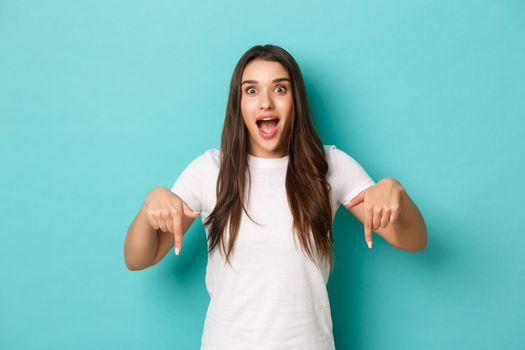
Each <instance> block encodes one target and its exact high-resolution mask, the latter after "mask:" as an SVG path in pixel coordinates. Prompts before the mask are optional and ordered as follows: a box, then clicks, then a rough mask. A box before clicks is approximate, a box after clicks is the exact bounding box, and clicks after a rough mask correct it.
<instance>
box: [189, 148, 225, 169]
mask: <svg viewBox="0 0 525 350" xmlns="http://www.w3.org/2000/svg"><path fill="white" fill-rule="evenodd" d="M219 160H220V151H219V150H218V149H216V148H209V149H207V150H205V151H204V152H202V153H199V154H198V155H197V156H196V157H195V158H193V159H192V161H191V164H192V165H194V166H200V167H210V166H211V167H213V166H214V165H215V164H218V162H219Z"/></svg>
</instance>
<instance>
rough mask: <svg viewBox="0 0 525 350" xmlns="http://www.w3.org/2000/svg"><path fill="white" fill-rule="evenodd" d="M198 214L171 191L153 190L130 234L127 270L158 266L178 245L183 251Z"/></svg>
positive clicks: (125, 249) (158, 188)
mask: <svg viewBox="0 0 525 350" xmlns="http://www.w3.org/2000/svg"><path fill="white" fill-rule="evenodd" d="M198 215H199V213H197V212H193V211H192V210H191V209H190V208H189V207H188V206H187V205H186V203H184V201H183V200H182V199H181V198H180V197H178V196H177V195H176V194H174V193H173V192H171V191H170V190H169V189H168V188H166V187H157V188H155V189H153V190H152V191H150V192H149V193H148V195H147V197H146V199H145V200H144V203H143V205H142V207H141V208H140V210H139V212H138V214H137V216H136V217H135V219H134V220H133V222H132V223H131V225H130V227H129V229H128V232H127V235H126V239H125V242H124V259H125V263H126V267H127V268H128V269H129V270H142V269H145V268H147V267H150V266H152V265H155V264H156V263H158V262H159V261H160V260H161V259H162V258H163V257H164V256H165V255H166V253H167V252H168V251H169V250H170V248H172V247H173V245H174V244H175V247H178V248H179V249H180V248H182V237H183V235H184V233H185V232H186V231H187V229H188V228H189V227H190V226H191V224H192V222H193V221H194V220H195V218H196V217H197V216H198Z"/></svg>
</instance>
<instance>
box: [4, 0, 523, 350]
mask: <svg viewBox="0 0 525 350" xmlns="http://www.w3.org/2000/svg"><path fill="white" fill-rule="evenodd" d="M524 38H525V2H523V1H520V0H514V1H510V0H507V1H505V0H501V1H474V0H466V1H333V2H331V3H327V2H321V1H317V2H309V3H305V2H304V1H288V2H279V3H276V2H261V1H258V2H249V3H248V2H245V1H228V2H217V1H199V2H197V1H184V2H182V1H148V2H141V3H139V2H130V1H114V0H111V1H107V0H105V1H84V2H79V1H75V2H72V1H47V2H41V1H38V2H37V1H15V0H6V1H2V2H1V3H0V116H1V119H0V147H1V148H0V150H1V166H2V171H1V198H2V200H1V202H0V203H1V204H0V216H1V220H0V230H1V231H0V232H1V244H0V266H1V269H0V271H1V272H0V273H1V287H0V348H2V349H57V348H64V349H94V348H97V349H144V348H151V349H198V346H199V344H200V336H201V332H202V326H203V322H204V317H205V313H206V308H207V306H208V301H209V299H208V295H207V292H206V289H205V284H204V276H205V275H204V274H205V266H206V261H207V260H206V259H207V257H206V241H205V236H204V228H203V226H202V223H201V222H200V221H199V220H198V221H197V224H195V225H194V226H193V227H192V228H191V229H190V231H188V233H187V235H186V236H185V239H184V248H183V250H182V253H181V255H180V256H179V257H175V255H174V253H173V251H171V252H170V253H169V255H167V257H166V258H165V259H164V260H163V261H161V262H160V263H159V264H158V265H156V266H154V267H152V268H150V269H147V270H143V271H134V272H131V271H128V270H127V269H126V267H125V264H124V257H123V244H124V238H125V234H126V231H127V229H128V226H129V224H130V223H131V221H132V219H133V218H134V216H135V215H136V213H137V211H138V209H139V208H140V206H141V204H142V201H143V199H144V198H145V196H146V194H147V192H148V191H149V190H150V189H152V188H154V187H156V186H166V187H169V186H171V185H172V184H173V182H174V181H175V179H176V177H177V176H178V174H179V173H180V171H181V170H182V169H183V168H184V167H185V166H186V165H187V164H188V163H189V161H190V160H191V159H193V158H194V157H195V156H196V155H198V154H200V153H202V152H203V151H204V150H206V149H208V148H212V147H219V145H220V143H219V142H220V132H221V128H222V123H223V118H224V111H225V106H226V97H227V93H228V85H229V81H230V77H231V73H232V71H233V68H234V65H235V63H236V62H237V60H238V58H239V57H240V56H241V54H242V53H243V52H244V51H245V50H246V49H248V48H249V47H251V46H253V45H256V44H266V43H273V44H277V45H281V46H283V47H284V48H285V49H287V50H288V51H289V52H290V53H291V54H292V55H293V56H294V57H295V58H296V60H297V61H298V63H299V65H300V67H301V69H302V71H303V74H304V77H305V80H306V84H307V91H308V95H309V99H310V103H311V107H312V112H313V116H314V118H315V124H316V126H317V128H318V131H319V133H320V135H321V138H322V140H323V143H324V144H336V145H337V146H338V147H339V148H341V149H343V150H345V151H346V152H348V153H349V154H350V155H352V156H353V157H354V158H355V159H356V160H358V161H359V162H360V163H361V165H362V166H363V167H364V168H365V169H366V170H367V171H368V172H369V174H370V175H371V176H372V177H373V178H374V179H375V180H376V181H378V180H380V179H381V178H383V177H393V178H396V179H398V180H399V181H400V182H401V183H402V184H403V185H404V186H405V188H406V190H407V192H408V193H409V195H410V196H411V197H412V199H413V200H414V201H415V202H416V204H417V205H418V207H419V208H420V210H421V212H422V213H423V216H424V217H425V219H426V222H427V225H428V230H429V240H428V247H427V249H426V250H425V251H423V252H418V253H410V252H406V251H402V250H398V249H396V248H394V247H392V246H390V245H389V244H388V243H387V242H386V241H384V240H382V239H381V238H380V237H379V236H377V235H375V234H374V239H375V241H374V242H375V243H374V247H373V248H372V250H369V249H368V247H366V245H365V242H364V234H363V226H362V225H361V224H360V223H359V222H357V220H356V219H355V218H354V217H353V216H351V215H350V214H348V213H346V211H345V210H344V208H341V209H340V210H339V212H338V214H337V217H336V225H335V239H336V243H335V245H336V247H335V252H336V267H335V271H334V273H333V274H332V276H331V278H330V281H329V283H328V289H329V293H330V300H331V305H332V314H333V322H334V335H335V339H336V345H337V348H338V349H343V350H344V349H353V350H357V349H359V350H365V349H370V350H371V349H392V350H397V349H403V350H409V349H418V350H419V349H428V350H432V349H476V350H480V349H523V347H524V346H525V345H524V344H525V338H524V337H523V335H520V334H519V333H520V331H523V328H524V326H525V301H524V298H523V296H524V290H525V268H524V266H525V265H524V263H523V260H524V259H523V257H524V253H523V245H524V244H525V238H524V235H523V234H524V229H523V224H524V219H525V215H524V214H523V209H524V206H523V199H524V198H525V185H524V180H523V174H524V170H525V169H524V165H523V163H524V162H523V158H524V157H523V153H524V151H525V147H524V146H525V141H524V139H523V135H525V133H524V129H525V128H524V126H525V123H524V121H523V118H524V117H525V84H524V81H525V64H524V62H525V39H524Z"/></svg>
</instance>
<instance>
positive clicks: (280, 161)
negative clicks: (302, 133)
mask: <svg viewBox="0 0 525 350" xmlns="http://www.w3.org/2000/svg"><path fill="white" fill-rule="evenodd" d="M246 155H247V157H248V165H250V166H254V167H257V168H282V167H285V166H287V165H288V159H289V156H288V155H286V156H284V157H280V158H262V157H256V156H252V155H251V154H250V153H246Z"/></svg>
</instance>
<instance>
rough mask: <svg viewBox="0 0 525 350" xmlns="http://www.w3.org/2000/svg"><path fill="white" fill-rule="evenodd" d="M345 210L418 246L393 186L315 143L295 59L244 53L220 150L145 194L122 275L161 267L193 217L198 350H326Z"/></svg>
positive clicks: (399, 241) (402, 195) (405, 202)
mask: <svg viewBox="0 0 525 350" xmlns="http://www.w3.org/2000/svg"><path fill="white" fill-rule="evenodd" d="M339 204H343V205H344V206H345V207H346V208H347V209H348V211H349V212H351V213H352V214H353V215H354V216H355V217H356V218H357V219H358V220H360V221H361V222H362V223H364V224H365V239H366V241H367V242H368V243H369V247H370V248H371V242H372V230H374V231H375V232H376V233H378V234H379V235H381V236H382V237H383V238H384V239H385V240H387V241H388V242H389V243H391V244H392V245H393V246H395V247H397V248H399V249H405V250H409V251H418V250H422V249H424V247H425V245H426V226H425V223H424V221H423V218H422V217H421V215H420V213H419V211H418V209H417V208H416V206H415V204H414V203H413V202H412V201H411V200H410V198H409V197H408V195H407V194H406V192H405V191H404V189H403V187H402V186H401V184H400V183H399V182H398V181H396V180H394V179H391V178H387V179H382V180H381V181H379V182H378V183H375V182H374V180H373V179H372V178H370V176H368V174H367V173H366V171H365V170H364V169H363V168H362V167H361V166H360V165H359V164H358V163H357V162H356V161H355V160H354V159H353V158H352V157H351V156H349V155H348V154H346V153H345V152H343V151H341V150H339V149H337V148H336V147H335V146H333V145H323V144H322V143H321V140H320V138H319V136H318V135H317V132H316V130H315V129H314V126H313V123H312V120H311V117H310V111H309V107H308V103H307V97H306V92H305V87H304V82H303V78H302V75H301V72H300V69H299V66H298V65H297V63H296V61H295V60H294V59H293V57H292V56H291V55H290V54H289V53H288V52H287V51H285V50H284V49H282V48H280V47H278V46H274V45H264V46H261V45H258V46H254V47H252V48H251V49H249V50H248V51H247V52H246V53H245V54H244V55H243V56H242V57H241V58H240V60H239V62H238V63H237V66H236V67H235V70H234V72H233V76H232V80H231V85H230V94H229V99H228V105H227V109H226V116H225V120H224V128H223V131H222V139H221V148H220V150H219V149H209V150H207V151H205V152H204V153H202V154H200V155H199V156H197V157H196V158H195V159H193V161H192V162H191V163H190V164H189V165H188V166H187V167H186V168H185V169H184V171H183V172H182V173H181V174H180V175H179V177H178V178H177V180H176V181H175V183H174V185H173V187H172V188H171V189H168V188H165V187H158V188H155V189H153V190H152V191H151V192H150V193H148V196H147V197H146V199H145V201H144V205H143V206H142V208H141V210H140V212H139V214H138V215H137V217H136V218H135V220H134V221H133V223H132V225H131V226H130V229H129V231H128V233H127V237H126V242H125V258H126V264H127V266H128V268H129V269H131V270H137V269H144V268H146V267H149V266H152V265H154V264H156V263H157V262H159V261H160V260H161V259H162V258H163V257H164V256H165V255H166V253H167V252H168V251H169V250H170V248H171V247H173V245H175V253H176V254H177V255H178V254H179V251H180V249H181V247H182V237H183V235H184V233H185V232H186V230H187V229H188V227H189V226H190V225H191V223H192V222H193V221H194V219H195V218H196V217H197V216H198V215H201V218H202V222H203V223H204V226H205V230H206V236H207V239H208V248H209V249H208V265H207V269H206V287H207V289H208V292H209V295H210V297H211V300H210V304H209V307H208V310H207V314H206V320H205V324H204V331H203V335H202V349H205V350H215V349H220V350H222V349H229V350H234V349H243V350H244V349H250V350H255V349H265V350H268V349H301V350H327V349H335V345H334V339H333V334H332V319H331V313H330V304H329V298H328V294H327V290H326V283H327V282H328V277H329V274H330V272H331V271H332V267H333V252H332V246H333V236H332V222H333V219H334V217H335V213H336V210H337V208H338V205H339Z"/></svg>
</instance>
